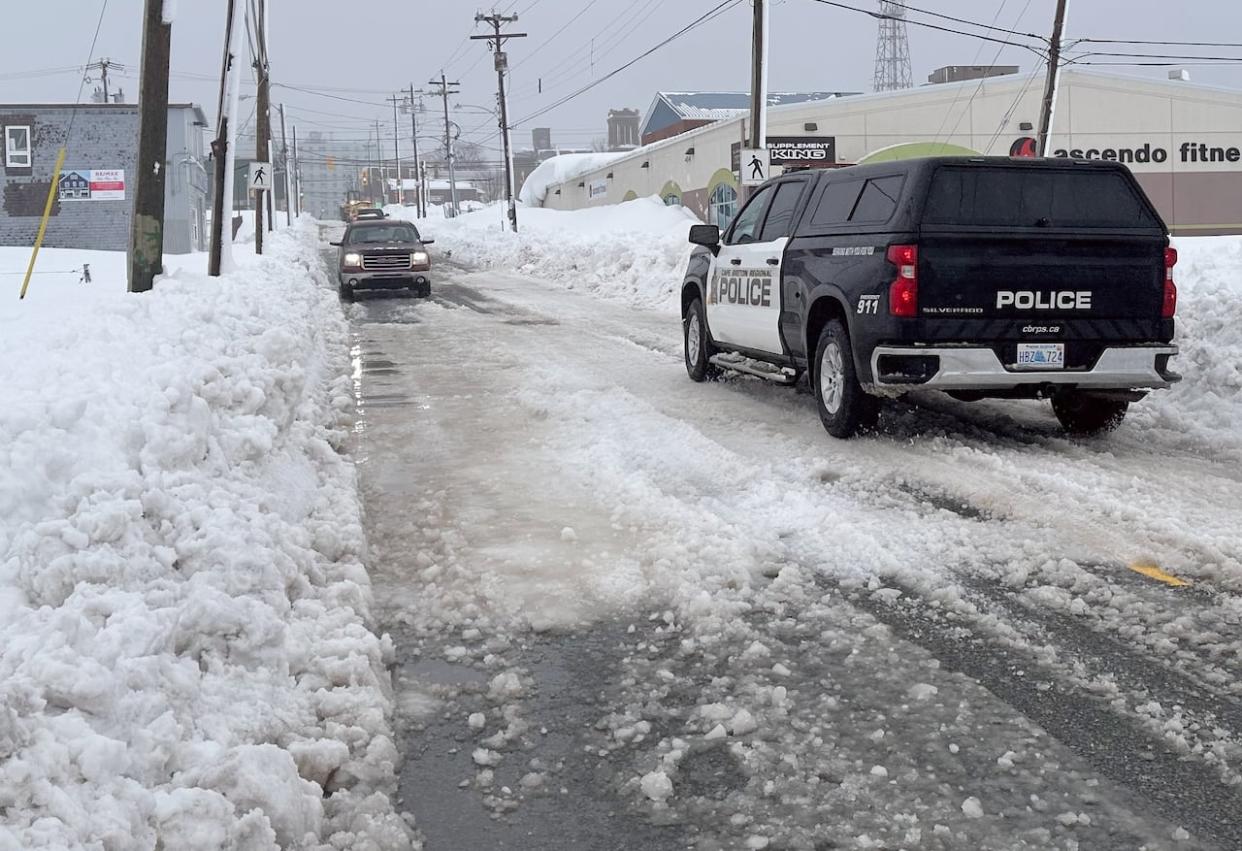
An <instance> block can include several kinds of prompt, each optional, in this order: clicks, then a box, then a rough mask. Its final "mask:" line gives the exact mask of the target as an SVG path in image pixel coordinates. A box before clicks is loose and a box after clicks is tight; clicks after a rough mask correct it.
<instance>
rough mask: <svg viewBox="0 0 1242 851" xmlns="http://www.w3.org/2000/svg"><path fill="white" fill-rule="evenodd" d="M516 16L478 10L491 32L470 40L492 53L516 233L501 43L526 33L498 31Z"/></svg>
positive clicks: (505, 66)
mask: <svg viewBox="0 0 1242 851" xmlns="http://www.w3.org/2000/svg"><path fill="white" fill-rule="evenodd" d="M517 19H518V16H517V15H510V16H507V17H506V16H505V15H501V14H499V13H498V12H497V11H496V10H495V9H493V10H492V13H491V14H490V15H484V14H483V13H482V12H480V13H479V14H477V15H475V16H474V21H475V23H483V22H486V23H488V24H491V26H492V29H493V33H492V35H472V36H470V38H471V39H475V40H481V41H489V42H491V45H492V56H493V57H494V59H495V62H496V102H497V103H498V104H499V105H500V135H501V137H502V138H503V139H504V146H505V201H506V202H507V203H508V207H509V226H510V227H511V228H513V232H514V233H517V229H518V223H517V198H516V195H515V192H514V187H513V146H512V144H511V143H510V140H509V102H508V99H507V98H506V97H505V73H506V72H507V71H508V70H509V55H508V54H507V53H505V51H504V46H505V42H506V41H507V40H509V39H511V38H526V33H502V32H501V31H500V28H501V27H503V26H504V25H505V24H512V23H515V22H516V21H517Z"/></svg>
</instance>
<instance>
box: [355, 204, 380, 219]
mask: <svg viewBox="0 0 1242 851" xmlns="http://www.w3.org/2000/svg"><path fill="white" fill-rule="evenodd" d="M386 218H388V216H387V215H385V213H384V211H383V210H381V209H379V208H377V207H364V208H362V209H360V210H358V211H357V212H356V213H354V221H355V222H361V221H368V220H370V221H374V220H375V219H386Z"/></svg>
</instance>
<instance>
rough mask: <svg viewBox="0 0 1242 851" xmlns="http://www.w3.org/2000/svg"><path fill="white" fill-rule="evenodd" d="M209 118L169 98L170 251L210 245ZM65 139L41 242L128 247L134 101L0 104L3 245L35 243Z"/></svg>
mask: <svg viewBox="0 0 1242 851" xmlns="http://www.w3.org/2000/svg"><path fill="white" fill-rule="evenodd" d="M75 116H76V120H75ZM71 123H72V124H73V135H72V137H69V126H70V124H71ZM206 126H207V119H206V117H205V116H204V115H203V110H202V108H201V107H199V106H197V105H195V104H189V103H183V104H170V105H169V107H168V145H167V148H166V155H165V160H164V164H165V171H164V251H165V252H167V253H169V254H186V253H188V252H191V251H201V250H205V249H206V247H207V242H206V240H207V236H206V214H207V199H208V180H207V168H206V151H205V147H206V144H205V139H204V134H203V130H204V128H205V127H206ZM62 146H67V149H68V156H67V157H66V159H65V165H64V168H63V169H62V170H61V175H60V179H59V181H58V182H57V185H56V194H55V196H54V198H53V203H52V214H51V217H50V218H49V219H48V226H47V234H46V236H45V237H44V242H43V244H44V245H46V246H47V247H49V248H87V249H94V250H101V251H125V250H127V249H128V248H129V229H130V224H131V222H132V219H133V209H134V189H135V186H134V182H135V179H136V174H135V171H136V169H137V167H138V106H137V104H122V103H109V104H103V103H98V104H96V103H89V104H78V105H74V104H0V175H2V176H3V179H2V180H0V245H20V246H23V247H29V246H31V245H33V244H34V239H35V234H36V233H37V231H38V229H39V222H40V220H41V219H42V217H43V208H44V206H45V205H46V203H47V196H48V190H49V189H50V188H51V182H52V172H53V170H54V169H55V165H56V157H57V154H58V153H59V151H60V149H61V147H62Z"/></svg>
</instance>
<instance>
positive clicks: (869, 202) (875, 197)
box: [850, 174, 906, 223]
mask: <svg viewBox="0 0 1242 851" xmlns="http://www.w3.org/2000/svg"><path fill="white" fill-rule="evenodd" d="M905 181H906V179H905V177H903V176H902V175H900V174H898V175H894V176H893V177H874V178H872V179H871V180H868V181H867V185H866V187H865V188H864V189H863V191H862V197H860V198H859V199H858V204H857V205H856V206H855V207H854V212H853V213H852V214H851V215H850V221H851V222H876V223H880V222H887V221H888V220H889V219H891V218H892V217H893V213H895V212H897V199H898V198H900V197H901V186H902V184H903V183H905Z"/></svg>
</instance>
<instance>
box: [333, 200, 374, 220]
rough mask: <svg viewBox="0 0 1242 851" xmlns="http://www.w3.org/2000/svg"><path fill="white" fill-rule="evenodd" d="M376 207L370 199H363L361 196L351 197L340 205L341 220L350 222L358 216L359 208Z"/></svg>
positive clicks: (368, 208) (369, 208)
mask: <svg viewBox="0 0 1242 851" xmlns="http://www.w3.org/2000/svg"><path fill="white" fill-rule="evenodd" d="M371 209H376V207H375V204H373V203H372V202H371V201H365V200H363V199H361V198H351V199H350V200H348V201H346V202H345V203H344V204H342V205H341V221H343V222H352V221H354V220H355V219H356V218H357V217H358V212H359V211H360V210H371Z"/></svg>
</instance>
